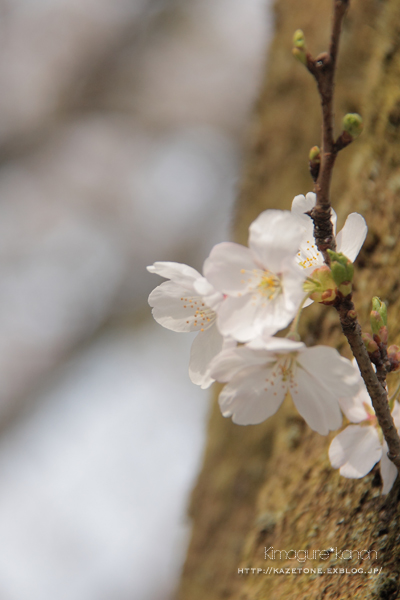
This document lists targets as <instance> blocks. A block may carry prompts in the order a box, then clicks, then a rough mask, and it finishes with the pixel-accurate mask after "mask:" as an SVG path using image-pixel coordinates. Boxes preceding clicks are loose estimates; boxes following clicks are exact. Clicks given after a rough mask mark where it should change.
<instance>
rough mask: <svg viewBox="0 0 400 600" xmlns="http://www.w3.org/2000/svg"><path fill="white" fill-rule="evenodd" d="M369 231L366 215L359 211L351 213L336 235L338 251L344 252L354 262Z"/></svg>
mask: <svg viewBox="0 0 400 600" xmlns="http://www.w3.org/2000/svg"><path fill="white" fill-rule="evenodd" d="M367 231H368V227H367V224H366V222H365V219H364V217H362V216H361V215H359V214H358V213H351V215H349V216H348V217H347V219H346V222H345V224H344V226H343V229H342V230H341V231H340V232H339V233H338V235H337V237H336V246H337V251H338V252H342V253H343V254H344V255H345V256H347V258H349V259H350V260H351V261H352V262H354V261H355V259H356V258H357V256H358V253H359V252H360V250H361V246H362V245H363V243H364V241H365V237H366V235H367Z"/></svg>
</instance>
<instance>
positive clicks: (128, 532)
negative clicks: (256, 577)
mask: <svg viewBox="0 0 400 600" xmlns="http://www.w3.org/2000/svg"><path fill="white" fill-rule="evenodd" d="M267 8H268V7H267V0H246V2H243V0H181V1H178V0H177V1H175V0H79V1H78V0H8V1H7V0H2V2H1V4H0V39H1V52H0V89H1V90H2V91H1V94H0V157H1V163H0V331H1V335H0V375H1V381H2V385H1V387H0V389H1V391H0V419H2V438H0V473H1V475H0V481H2V484H1V485H2V488H3V490H2V493H1V494H0V498H1V499H0V537H1V539H2V550H1V551H0V597H1V599H2V600H28V599H29V600H53V599H54V598H55V597H57V600H61V599H62V600H64V599H65V600H103V599H104V600H125V598H134V599H135V600H166V599H167V598H168V597H169V594H170V591H171V589H172V588H173V585H174V581H175V577H176V576H177V573H178V571H179V565H180V561H181V560H182V556H183V551H184V550H183V549H184V540H185V539H186V538H187V534H188V528H187V525H185V524H184V513H185V503H186V499H187V494H188V490H189V488H190V485H191V483H192V481H193V478H194V477H195V470H196V468H197V465H198V462H199V457H200V453H201V448H202V439H203V438H202V436H203V432H204V423H205V418H206V412H207V393H202V392H201V391H199V390H197V389H196V388H194V387H193V386H192V384H190V382H189V380H188V378H187V363H188V348H189V346H190V340H188V339H187V338H186V336H182V339H181V336H179V335H178V334H174V333H172V332H167V331H164V330H162V329H161V328H159V327H158V326H156V325H155V324H154V323H153V322H151V321H150V320H148V321H146V319H145V318H144V320H143V319H142V318H141V315H147V316H148V315H149V312H150V311H149V310H147V309H146V308H145V307H146V303H147V295H148V293H149V291H150V290H151V289H152V288H153V287H155V286H156V285H158V284H159V283H160V281H159V280H158V278H157V277H156V276H154V275H150V274H148V273H147V272H146V270H145V267H146V265H148V264H151V263H152V262H154V261H156V260H176V261H179V262H186V263H190V264H192V266H194V267H196V268H198V269H201V265H202V262H203V260H204V258H205V257H206V256H207V254H208V252H209V250H210V248H211V246H212V245H213V244H214V243H216V242H218V241H221V240H223V239H226V238H227V236H228V235H229V223H230V211H231V207H232V203H233V200H234V196H235V186H236V181H237V178H238V174H239V172H240V171H239V169H240V151H241V143H242V140H243V135H244V129H245V124H246V119H247V117H248V114H249V111H250V109H251V104H252V102H253V99H254V97H255V94H256V90H257V85H258V80H259V77H260V73H261V69H262V65H263V63H264V58H265V49H266V46H267V39H268V34H269V30H268V23H269V13H268V10H267ZM140 321H143V322H142V323H141V324H140V326H138V325H137V323H138V322H140ZM189 337H190V336H189ZM160 461H161V462H160ZM156 463H157V464H158V465H159V470H158V471H154V470H153V466H154V464H156ZM156 481H157V486H155V482H156ZM160 535H161V537H162V539H163V553H162V556H161V557H160V554H159V553H158V552H157V550H156V546H157V544H158V543H159V538H160ZM155 564H156V565H157V572H158V578H157V579H155V578H154V576H152V575H151V569H152V568H153V567H154V565H155ZM146 568H148V569H149V570H148V571H146ZM135 590H136V591H135ZM139 591H140V593H139Z"/></svg>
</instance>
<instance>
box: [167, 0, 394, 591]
mask: <svg viewBox="0 0 400 600" xmlns="http://www.w3.org/2000/svg"><path fill="white" fill-rule="evenodd" d="M330 9H331V2H330V1H328V0H324V1H323V2H321V0H302V2H299V1H298V0H278V1H277V3H276V6H275V15H276V24H275V28H276V35H275V38H274V41H273V43H272V47H271V48H270V53H269V65H268V68H267V73H266V77H265V82H264V86H263V89H262V91H261V93H260V97H259V100H258V103H257V106H256V111H255V115H254V117H253V122H252V126H251V131H250V139H249V145H248V151H247V160H246V164H245V169H244V174H243V181H242V184H241V189H240V194H239V201H238V204H237V210H236V217H235V219H236V220H235V223H236V225H235V237H236V240H237V241H239V242H241V243H246V242H247V228H248V225H249V223H250V222H251V221H252V220H253V219H254V218H255V217H256V216H257V215H258V214H259V213H260V212H261V211H262V210H265V209H266V208H289V206H290V203H291V200H292V198H293V196H294V195H296V194H299V193H305V192H307V191H309V190H311V189H312V182H311V180H310V178H309V174H308V166H307V156H308V151H309V149H310V148H311V146H313V145H315V144H319V138H320V123H321V120H320V113H319V106H318V104H319V100H318V96H317V93H316V90H315V83H314V81H313V80H312V78H311V77H310V75H309V73H307V71H306V70H305V69H304V68H302V66H301V65H300V64H299V63H297V62H296V61H295V60H293V58H292V56H291V39H292V34H293V32H294V30H295V29H297V28H301V29H303V31H304V33H305V35H306V39H307V43H308V46H309V49H310V51H311V52H312V54H313V55H314V56H315V55H317V54H318V53H319V52H321V51H324V50H326V46H327V43H328V35H329V20H330ZM336 89H337V100H336V106H335V111H336V115H337V118H338V121H340V120H341V118H342V116H343V115H344V114H345V113H347V112H358V113H360V114H361V115H363V117H364V123H365V130H364V133H363V135H362V137H361V138H360V139H359V140H358V141H357V142H355V143H354V144H352V145H351V146H350V147H349V148H347V149H346V150H343V152H341V153H340V155H339V157H338V160H337V165H336V169H335V173H334V181H333V189H332V202H333V205H334V208H335V210H336V211H337V212H338V220H339V228H340V226H341V225H342V224H343V221H344V218H345V216H346V215H347V214H348V213H349V212H352V211H355V210H356V211H359V212H361V213H362V214H363V215H364V217H365V218H366V220H367V223H368V226H369V233H368V237H367V240H366V243H365V245H364V247H363V250H362V252H361V253H360V256H359V258H358V259H357V263H356V264H357V269H356V276H355V286H356V293H355V303H356V306H357V310H358V313H359V316H360V321H361V324H362V325H366V323H367V320H368V312H369V307H370V301H371V297H372V295H374V294H378V295H379V296H380V297H381V298H382V299H384V300H387V301H388V303H389V327H390V342H391V343H398V342H399V339H400V326H399V321H398V318H397V315H398V314H399V309H400V299H399V288H400V281H399V270H398V268H399V267H398V265H399V262H400V244H398V240H399V237H400V235H399V234H400V4H399V3H398V2H383V1H379V0H353V2H352V6H351V10H350V12H349V14H348V16H347V18H346V21H345V25H344V32H343V38H342V42H341V53H340V56H339V61H338V78H337V87H336ZM338 133H340V131H339V130H338V129H337V131H336V134H338ZM303 339H305V341H306V343H307V344H314V343H317V342H318V343H325V344H328V345H331V346H334V347H336V348H338V349H339V350H340V351H341V352H342V353H343V354H345V355H347V356H349V357H350V353H349V349H348V346H347V342H346V341H345V339H344V337H343V334H342V333H341V330H340V325H339V321H338V317H337V314H336V312H335V311H334V309H331V308H326V307H321V306H312V307H310V308H308V309H307V312H305V316H304V318H303ZM330 439H331V438H330V437H328V438H325V437H321V436H319V435H318V434H315V433H313V432H311V431H310V430H309V429H307V428H306V426H305V425H304V423H303V421H302V420H301V419H300V418H299V417H298V416H297V415H296V413H295V411H294V409H293V408H292V405H291V402H290V401H288V400H286V401H285V403H284V406H283V407H282V408H281V410H280V411H279V412H278V414H277V415H276V416H275V417H274V418H272V419H269V420H268V421H267V422H265V423H263V424H261V425H257V426H252V427H240V426H237V425H234V424H232V423H231V422H230V421H229V420H226V419H224V418H223V417H222V416H221V414H220V412H219V409H218V406H217V404H216V403H215V405H214V410H213V414H212V416H211V420H210V425H209V432H208V444H207V448H206V452H205V458H204V465H203V469H202V473H201V475H200V477H199V480H198V483H197V486H196V488H195V490H194V492H193V497H192V502H191V516H192V518H193V523H194V527H193V534H192V540H191V544H190V548H189V551H188V556H187V560H186V564H185V567H184V571H183V576H182V581H181V586H180V589H179V591H178V594H177V598H179V600H200V599H201V600H204V598H207V600H222V599H223V598H230V599H232V600H239V599H240V600H245V599H246V600H256V599H267V600H289V599H290V600H292V599H293V598H307V599H309V600H313V599H317V598H318V599H320V598H324V599H330V598H332V599H333V598H340V599H341V600H345V599H347V598H355V599H357V598H360V599H361V598H362V599H365V600H369V599H392V598H393V599H394V598H398V597H400V544H399V540H400V510H399V504H398V499H399V492H400V484H399V482H396V484H395V486H394V488H393V489H392V491H391V492H390V494H389V495H388V496H381V494H380V485H381V481H380V475H379V470H378V468H377V467H375V469H374V470H373V471H372V472H371V473H370V474H369V475H368V476H367V477H365V478H364V479H361V480H347V479H344V478H342V477H340V476H339V474H338V472H337V471H335V470H333V469H332V468H331V467H330V464H329V461H328V456H327V451H328V446H329V442H330ZM271 546H273V547H274V548H275V549H285V550H287V551H288V550H290V549H292V548H293V549H297V550H300V549H307V548H308V549H309V550H313V549H320V550H325V549H327V548H330V547H334V548H336V547H337V548H338V549H339V550H340V549H353V550H356V549H358V550H363V549H367V550H375V551H376V552H377V558H376V560H370V561H366V562H367V563H368V564H367V566H368V567H370V566H372V567H373V568H381V567H382V571H381V573H380V574H379V575H375V576H373V575H368V574H355V575H349V574H347V575H346V574H345V575H339V574H332V575H331V576H328V575H321V576H319V575H315V576H314V575H305V574H298V575H291V576H289V575H287V576H284V575H264V574H260V575H252V574H248V575H245V574H238V568H243V567H252V568H262V569H266V568H267V567H271V566H272V567H278V568H286V567H291V568H292V567H294V566H295V567H299V566H303V567H304V566H305V567H313V568H315V567H322V568H324V569H326V568H328V567H331V568H343V567H344V568H346V567H347V568H350V569H351V568H360V567H364V568H365V566H366V563H365V561H363V560H361V559H360V560H358V559H357V558H354V557H353V558H352V559H351V560H348V561H345V560H343V559H338V558H337V556H336V555H335V553H332V554H331V555H330V556H329V558H328V559H327V560H320V561H308V562H307V563H304V564H303V565H299V563H297V562H295V561H293V560H276V561H271V560H269V559H268V561H266V560H265V558H264V548H265V547H266V548H269V547H271ZM294 563H295V564H294Z"/></svg>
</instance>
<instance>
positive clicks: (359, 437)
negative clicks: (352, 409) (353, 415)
mask: <svg viewBox="0 0 400 600" xmlns="http://www.w3.org/2000/svg"><path fill="white" fill-rule="evenodd" d="M381 456H382V446H381V444H380V441H379V435H378V432H377V430H376V429H375V427H371V426H366V427H362V426H361V425H349V427H346V429H345V430H344V431H342V432H341V433H339V434H338V435H337V436H336V437H335V438H334V439H333V440H332V442H331V445H330V447H329V459H330V461H331V464H332V466H333V467H334V468H335V469H337V468H339V467H340V474H341V475H343V477H347V478H349V479H359V478H360V477H364V475H366V474H367V473H369V472H370V470H371V469H372V467H373V466H374V465H375V464H376V463H377V462H378V461H379V460H380V458H381Z"/></svg>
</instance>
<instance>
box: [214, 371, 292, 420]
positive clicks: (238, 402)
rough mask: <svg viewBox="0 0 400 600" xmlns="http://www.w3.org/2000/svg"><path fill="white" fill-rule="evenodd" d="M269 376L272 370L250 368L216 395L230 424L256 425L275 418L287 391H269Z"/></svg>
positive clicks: (282, 389)
mask: <svg viewBox="0 0 400 600" xmlns="http://www.w3.org/2000/svg"><path fill="white" fill-rule="evenodd" d="M270 373H271V369H266V368H261V369H260V368H259V367H251V368H249V369H245V370H243V371H241V372H240V373H239V374H238V375H237V376H236V377H235V378H234V379H232V381H231V382H230V383H228V384H227V385H226V386H225V387H224V389H223V390H222V392H221V393H220V395H219V405H220V407H221V412H222V414H223V415H224V417H232V421H233V422H234V423H236V424H238V425H256V424H257V423H262V421H265V419H268V417H270V416H271V415H273V414H275V413H276V411H277V410H278V408H279V406H280V405H281V404H282V401H283V399H284V397H285V395H286V391H287V387H286V386H284V388H282V386H278V385H275V386H269V387H268V385H269V384H268V382H267V379H268V377H269V375H270ZM275 388H276V389H275Z"/></svg>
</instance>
